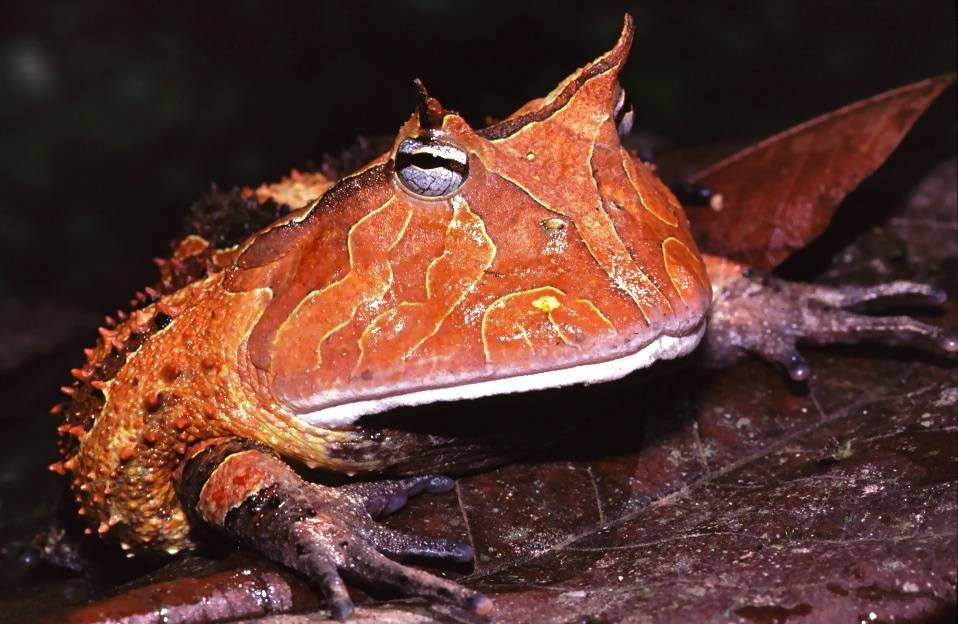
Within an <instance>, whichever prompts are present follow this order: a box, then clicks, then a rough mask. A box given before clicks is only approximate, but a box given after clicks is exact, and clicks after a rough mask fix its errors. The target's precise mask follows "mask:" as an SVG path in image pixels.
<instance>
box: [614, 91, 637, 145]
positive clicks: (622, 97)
mask: <svg viewBox="0 0 958 624" xmlns="http://www.w3.org/2000/svg"><path fill="white" fill-rule="evenodd" d="M617 91H618V95H617V96H616V98H615V106H614V107H612V118H613V119H614V120H615V129H616V130H617V131H618V133H619V137H624V136H625V135H627V134H628V133H630V132H632V123H633V122H634V121H635V111H634V110H632V102H630V101H629V96H628V95H626V93H625V89H623V88H622V86H621V85H619V86H618V88H617Z"/></svg>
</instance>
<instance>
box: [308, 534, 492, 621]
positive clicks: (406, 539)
mask: <svg viewBox="0 0 958 624" xmlns="http://www.w3.org/2000/svg"><path fill="white" fill-rule="evenodd" d="M364 524H365V523H361V524H360V525H359V526H353V527H346V526H342V525H340V524H339V523H337V522H336V521H332V522H331V521H330V519H328V518H323V517H316V518H310V519H306V520H303V521H300V522H298V523H297V526H296V527H295V529H294V530H293V531H292V533H293V539H294V541H295V543H296V549H297V551H298V552H299V553H300V556H299V559H300V561H299V566H298V567H299V568H300V569H301V570H303V571H304V572H305V573H306V574H308V575H309V576H310V578H312V579H313V581H314V582H315V583H317V584H318V585H319V586H320V587H321V588H322V589H323V592H324V593H325V595H326V598H327V601H328V604H329V605H330V610H331V611H332V614H333V616H334V617H337V619H344V618H346V617H348V616H349V615H350V614H351V613H352V610H353V609H352V602H351V601H350V599H349V594H348V593H346V589H345V586H344V585H343V582H342V580H341V578H342V577H345V578H346V579H348V580H350V581H354V582H358V583H361V584H364V585H371V586H373V587H378V588H380V589H386V590H390V591H393V592H397V593H399V594H401V595H404V596H415V597H420V598H427V599H433V600H438V601H442V602H446V603H449V604H453V605H455V606H457V607H460V608H462V609H467V610H469V611H471V612H473V613H476V614H478V615H486V614H488V613H489V611H490V610H491V609H492V603H491V601H490V600H489V599H488V598H486V597H485V596H484V595H483V594H481V593H480V592H477V591H475V590H472V589H468V588H466V587H463V586H462V585H459V584H458V583H454V582H452V581H447V580H446V579H443V578H440V577H438V576H434V575H432V574H429V573H428V572H425V571H422V570H417V569H415V568H410V567H407V566H405V565H402V564H400V563H397V562H395V561H393V560H392V559H390V558H388V557H387V556H385V555H389V556H399V557H403V556H413V555H415V556H430V557H437V556H438V557H443V558H446V559H452V558H458V559H459V560H461V559H462V558H463V557H466V560H468V559H471V558H472V549H471V548H469V547H468V546H465V545H463V544H459V543H457V542H454V541H452V540H443V539H436V538H423V537H416V536H410V535H404V534H402V533H398V532H396V531H392V530H389V529H383V528H381V527H370V526H368V525H365V526H364ZM383 553H385V555H384V554H383ZM340 575H341V576H340Z"/></svg>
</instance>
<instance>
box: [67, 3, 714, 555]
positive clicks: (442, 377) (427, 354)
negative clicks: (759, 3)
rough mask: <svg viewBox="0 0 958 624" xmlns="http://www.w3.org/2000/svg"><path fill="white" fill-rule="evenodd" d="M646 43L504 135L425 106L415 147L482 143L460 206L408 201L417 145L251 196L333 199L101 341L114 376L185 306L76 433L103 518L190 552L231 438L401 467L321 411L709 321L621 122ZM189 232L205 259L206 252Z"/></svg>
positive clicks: (523, 116) (219, 262) (110, 385)
mask: <svg viewBox="0 0 958 624" xmlns="http://www.w3.org/2000/svg"><path fill="white" fill-rule="evenodd" d="M631 36H632V27H631V22H630V21H627V24H626V29H625V31H624V32H623V35H622V37H621V39H620V41H619V42H618V44H617V45H616V47H615V48H614V49H613V50H611V51H610V52H608V53H607V54H605V55H604V56H602V57H600V58H599V59H597V60H596V61H594V62H593V63H592V64H590V65H588V66H586V67H585V68H583V69H580V70H579V71H578V72H576V73H575V74H573V75H572V76H571V77H570V78H569V79H567V80H566V81H564V82H563V83H562V84H560V85H559V87H557V89H556V90H555V91H553V93H551V94H550V95H549V96H547V97H546V98H544V99H541V100H536V101H534V102H530V103H529V104H527V105H526V106H524V107H522V108H521V109H520V110H519V111H517V113H516V114H514V115H513V116H512V117H510V118H509V119H507V120H505V121H503V122H501V123H500V124H497V125H494V126H491V127H490V128H486V129H485V130H482V131H478V132H477V131H475V130H473V129H472V128H471V127H470V126H469V125H468V124H467V123H466V122H465V120H463V119H462V118H461V117H460V116H458V115H456V114H454V113H449V112H446V111H443V110H442V109H441V106H438V103H435V101H434V100H432V101H431V102H430V109H429V115H430V116H431V118H432V121H434V122H435V124H434V125H433V127H429V128H424V127H422V126H421V123H422V119H423V118H422V117H421V116H418V115H414V116H413V117H412V118H411V119H410V120H409V121H408V122H407V123H406V124H405V125H404V126H403V127H402V128H401V129H400V132H399V134H398V136H397V139H396V145H397V146H398V145H399V143H400V142H401V141H402V139H404V138H407V137H418V136H422V135H426V134H428V135H429V136H432V137H434V138H438V139H441V140H442V141H445V142H447V143H450V144H453V145H455V146H457V147H458V148H460V149H461V150H463V151H465V152H467V153H468V155H469V174H468V178H467V179H466V182H465V184H464V185H463V186H462V188H461V189H459V190H458V191H457V192H456V193H455V194H453V195H452V196H450V197H446V198H442V199H423V198H420V197H416V196H413V195H411V194H410V193H409V192H407V191H406V190H405V189H404V188H403V187H402V185H401V184H400V183H399V182H398V181H397V179H396V176H395V173H394V162H393V156H394V153H395V148H394V151H393V152H389V153H386V154H383V155H382V156H381V157H379V158H377V159H375V160H374V161H373V162H372V163H370V164H369V165H367V166H366V167H364V168H363V169H362V170H360V171H359V172H357V173H355V174H353V175H351V176H348V177H347V178H345V179H343V180H341V181H339V182H338V183H337V184H336V185H335V186H332V187H331V188H328V190H327V187H328V186H329V182H328V181H326V180H325V179H323V178H322V177H321V176H320V177H309V176H306V177H304V176H302V175H299V176H297V175H294V176H293V177H291V178H290V179H288V180H285V181H283V182H281V183H278V184H276V185H269V186H263V187H260V188H259V189H257V190H256V191H250V194H252V195H254V196H256V197H257V198H259V199H260V200H264V199H266V198H271V199H276V200H279V201H282V202H284V203H288V204H291V205H294V207H295V205H296V204H299V203H300V202H301V201H303V199H304V197H306V196H309V195H310V194H311V193H316V195H319V194H322V193H324V192H325V194H324V195H323V196H322V198H320V199H319V200H317V201H316V202H313V203H310V204H309V205H307V206H304V207H302V208H300V209H298V210H296V211H294V212H293V213H291V214H290V215H289V216H288V217H286V218H284V219H281V220H280V222H278V223H276V224H273V225H271V226H270V227H267V228H266V229H264V230H262V231H261V232H259V233H257V234H255V235H254V236H252V237H250V238H249V239H248V240H247V241H245V242H244V243H242V244H240V245H239V246H238V247H237V248H235V249H231V250H225V251H221V252H217V253H216V254H213V255H212V256H211V257H210V261H209V264H210V267H211V272H210V274H209V275H208V276H207V277H205V278H203V279H201V280H199V281H195V282H193V283H191V284H189V285H187V286H185V287H184V288H182V289H180V290H178V291H176V292H173V293H171V294H169V295H166V296H164V297H163V298H162V299H161V300H160V301H159V302H158V303H155V304H153V305H150V306H147V307H145V308H143V309H142V310H139V311H137V312H134V313H133V314H132V316H131V317H130V318H129V319H128V320H126V321H125V322H123V323H121V324H120V325H119V326H118V327H117V328H116V329H115V330H112V333H110V334H109V335H107V336H104V338H103V340H101V342H100V344H99V345H98V346H97V348H96V349H95V350H94V351H92V352H91V353H90V364H89V365H88V367H87V369H89V370H94V369H96V368H97V366H98V362H101V361H104V359H105V358H106V357H107V356H109V355H110V352H111V349H112V348H116V347H111V346H110V345H111V343H125V342H126V341H127V339H128V338H129V336H130V333H131V332H137V331H140V332H142V331H146V330H143V329H142V328H147V327H150V326H151V324H155V323H156V320H157V318H156V316H157V315H158V314H160V313H162V314H163V315H164V317H169V318H170V319H171V320H170V321H169V322H168V323H167V324H166V325H165V327H163V328H162V329H159V330H158V331H155V332H152V333H149V335H148V337H147V338H146V339H145V341H144V342H143V343H142V345H141V346H139V347H138V348H137V349H135V350H134V351H132V352H130V353H128V354H127V356H126V361H125V363H124V364H123V366H122V367H120V368H119V370H118V371H117V372H116V374H115V375H113V376H112V377H111V378H110V379H108V380H105V381H103V382H101V384H100V385H101V386H102V388H101V389H102V392H103V395H104V401H103V405H102V410H100V411H99V413H96V414H91V416H92V426H90V427H89V428H88V430H84V429H85V428H84V427H80V430H79V431H78V430H77V429H76V426H73V427H72V429H71V431H68V432H65V435H69V436H74V437H75V438H76V440H75V443H71V444H70V445H68V446H67V447H66V448H67V450H66V454H67V459H66V461H65V462H64V463H63V464H62V467H63V468H65V469H66V470H69V471H70V472H71V473H72V487H73V492H74V494H75V495H76V498H77V501H78V503H79V505H80V506H81V513H82V514H84V515H85V516H86V517H87V518H89V520H90V526H91V528H92V529H93V530H98V531H100V532H102V533H106V532H109V534H110V535H111V536H114V537H115V538H116V539H118V540H119V541H120V542H121V544H123V545H124V547H125V548H128V549H131V550H133V549H144V548H150V549H162V550H166V551H168V552H175V551H177V550H180V549H182V548H184V547H187V546H189V545H190V539H189V535H188V529H189V526H188V521H187V518H186V515H185V512H184V510H183V509H182V507H181V505H180V503H179V501H178V499H177V496H176V493H175V491H174V486H173V482H174V474H175V472H176V470H177V469H178V467H179V466H180V463H181V461H182V459H183V457H184V455H185V454H187V453H188V452H189V449H190V448H191V447H193V446H194V445H196V444H198V443H202V442H203V441H204V440H208V439H210V438H215V437H218V436H241V437H246V438H250V439H254V440H258V441H260V442H262V443H264V444H266V445H267V446H269V447H270V448H272V449H275V450H276V451H277V452H278V453H279V454H281V455H282V456H283V457H284V458H286V459H288V460H290V461H293V462H299V463H303V464H306V465H309V466H319V467H324V468H327V469H331V470H336V471H340V472H347V473H358V472H368V471H376V470H381V469H384V468H387V467H388V463H389V457H390V456H389V455H388V453H385V452H384V453H383V454H381V455H379V456H376V455H375V454H372V455H370V454H369V453H366V454H364V455H362V456H355V457H352V458H349V457H344V456H342V455H336V456H333V455H331V454H330V453H327V449H328V448H329V447H330V444H331V443H333V442H337V443H344V442H346V443H348V442H349V440H351V439H356V438H361V437H362V427H361V424H356V425H354V426H351V427H345V428H341V429H336V428H332V427H320V426H315V425H310V424H307V422H306V421H305V420H304V419H302V418H301V417H300V414H302V413H306V412H317V411H321V410H323V409H325V408H328V407H331V406H337V405H348V404H350V403H351V402H353V401H361V400H369V399H374V398H377V397H384V396H386V397H388V396H395V395H401V394H403V393H408V392H415V391H421V390H423V389H429V388H449V387H458V386H461V385H464V384H471V383H476V382H479V381H490V380H496V379H503V378H509V377H512V376H516V375H522V374H528V373H536V372H541V371H550V370H556V369H564V368H567V367H570V366H575V365H579V364H584V363H596V362H604V361H607V360H612V359H615V358H618V357H622V356H625V355H628V354H630V353H633V352H635V351H637V350H638V349H640V348H641V347H642V346H644V345H647V344H649V343H650V342H652V341H653V340H655V339H656V338H658V337H659V336H663V335H668V336H680V337H681V336H689V335H691V334H693V333H695V332H697V331H700V330H701V328H702V325H703V323H704V318H705V314H706V311H707V307H708V305H709V301H710V296H711V292H710V285H709V280H708V277H707V275H706V271H705V268H704V265H703V263H702V260H701V257H700V255H699V252H698V250H697V248H696V245H695V243H694V241H693V240H692V238H691V235H690V234H689V228H688V223H687V220H686V217H685V215H684V213H683V211H682V208H681V206H680V205H679V204H678V202H677V201H676V200H675V198H674V197H673V196H672V195H671V193H670V192H669V191H668V189H667V188H666V187H665V186H664V185H663V184H662V183H661V182H660V181H659V180H658V179H657V178H656V177H655V175H654V174H653V173H652V172H651V171H650V169H649V168H648V167H647V166H646V165H644V164H643V163H641V162H639V161H638V160H636V159H634V158H633V157H631V156H630V155H629V154H628V152H626V150H625V149H624V148H623V147H622V146H621V145H620V143H619V137H618V134H617V132H616V126H615V121H614V120H613V119H612V109H613V105H614V103H615V98H616V95H617V92H616V89H617V80H616V77H617V75H618V72H619V70H620V69H621V67H622V64H623V63H624V61H625V58H626V55H627V52H628V49H629V45H630V42H631ZM437 106H438V108H437ZM314 196H315V195H314ZM187 243H188V244H189V245H191V246H192V249H191V250H190V251H184V252H183V253H192V252H198V250H202V248H203V243H202V241H196V240H191V241H190V240H188V241H187ZM87 369H85V370H87ZM81 374H86V373H83V372H81Z"/></svg>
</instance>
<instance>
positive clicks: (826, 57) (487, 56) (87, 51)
mask: <svg viewBox="0 0 958 624" xmlns="http://www.w3.org/2000/svg"><path fill="white" fill-rule="evenodd" d="M172 4H173V3H167V2H124V3H118V2H117V3H114V2H63V3H60V2H39V1H35V0H34V1H23V0H15V1H13V2H11V1H9V0H6V1H5V2H3V3H2V4H0V7H2V8H0V189H2V192H0V308H7V309H9V308H10V307H11V306H17V307H21V308H22V306H25V305H32V303H33V302H36V301H38V300H46V301H55V302H57V303H58V305H67V304H70V305H73V306H77V307H78V308H81V309H89V310H92V311H95V312H97V313H100V314H102V313H104V312H109V311H112V310H114V309H116V307H118V306H120V305H122V304H123V303H124V302H125V301H126V300H127V299H128V298H129V295H130V294H131V293H132V292H133V291H134V290H135V289H138V288H140V287H142V286H143V285H144V284H145V283H148V282H150V281H152V280H153V277H154V273H153V267H152V265H151V264H150V262H149V259H150V257H152V256H154V255H161V254H163V253H164V252H165V251H166V250H167V245H168V242H169V240H170V238H171V237H172V236H174V235H175V234H176V233H177V231H178V229H179V222H180V218H181V216H182V213H183V211H184V210H185V208H186V207H187V206H188V205H189V204H190V202H191V201H192V200H193V199H195V198H196V197H197V196H199V195H200V194H201V193H202V192H204V191H205V190H206V189H207V188H209V184H210V183H211V182H214V181H215V182H217V183H219V184H220V186H221V187H230V186H232V185H255V184H258V183H259V182H262V181H264V180H271V179H275V178H278V177H279V176H281V175H282V174H283V173H284V172H286V171H288V170H289V168H290V167H293V166H296V167H309V166H310V164H311V163H318V162H320V161H321V158H322V155H323V154H324V153H332V154H336V153H338V152H339V151H340V150H341V149H343V148H345V147H347V146H349V145H350V144H351V143H353V142H354V141H355V140H356V137H357V135H359V134H364V135H366V136H373V135H377V134H390V133H392V132H395V130H396V129H397V128H398V127H399V125H400V124H401V123H402V122H403V121H404V120H405V118H406V117H407V116H408V114H409V113H410V112H411V110H412V106H413V91H412V87H411V81H412V79H413V78H415V77H420V78H422V79H423V80H424V81H425V83H426V84H427V85H428V87H429V89H430V90H431V91H432V93H433V94H434V95H436V96H437V97H439V98H440V99H441V100H442V102H443V103H444V104H445V105H446V106H447V107H449V108H452V109H455V110H459V111H460V112H462V113H464V114H465V116H466V118H467V119H469V120H471V121H472V122H473V123H474V124H475V125H477V126H478V125H482V123H483V120H484V118H485V116H486V115H493V116H505V115H507V114H508V113H510V112H511V111H512V110H513V109H515V108H517V107H518V106H519V105H521V104H522V103H524V102H525V101H527V100H529V99H531V98H533V97H538V96H541V95H544V94H545V93H546V92H548V90H550V89H551V88H552V87H553V86H554V85H555V84H556V83H557V82H558V81H559V80H560V79H561V78H563V77H564V76H565V75H567V74H568V73H570V72H571V71H572V70H573V69H574V68H576V67H578V66H580V65H582V64H584V63H585V62H587V61H588V60H590V59H591V58H593V57H595V56H596V55H598V54H599V53H601V52H603V51H604V50H606V49H608V48H609V47H610V46H611V44H612V42H613V41H614V40H615V37H616V35H617V34H618V32H619V29H620V28H621V24H622V14H623V12H624V11H625V10H628V11H629V12H631V13H632V14H633V15H634V16H635V17H636V21H637V26H638V36H637V37H636V42H635V45H634V47H633V53H632V58H631V61H630V63H629V65H628V66H627V68H626V70H625V73H624V76H623V82H624V84H625V87H626V88H627V90H628V92H629V93H630V95H631V98H632V100H633V102H634V104H635V107H636V110H637V127H638V128H640V129H641V130H642V131H643V132H646V133H648V134H651V135H653V136H656V137H659V138H664V139H667V140H668V141H670V142H673V143H675V144H678V145H684V146H688V145H700V144H709V143H712V142H716V141H723V140H728V139H734V140H737V141H742V140H747V139H750V138H757V137H761V136H764V135H765V134H768V133H770V132H773V131H776V130H779V129H782V128H784V127H787V126H788V125H790V124H792V123H795V122H797V121H801V120H803V119H805V118H807V117H809V116H811V115H814V114H818V113H821V112H825V111H827V110H830V109H832V108H834V107H836V106H838V105H841V104H844V103H847V102H849V101H852V100H854V99H857V98H860V97H864V96H867V95H871V94H874V93H877V92H879V91H882V90H884V89H887V88H890V87H894V86H898V85H900V84H903V83H906V82H910V81H913V80H917V79H921V78H924V77H927V76H930V75H933V74H938V73H943V72H949V71H954V68H955V47H956V43H955V5H954V2H953V1H951V0H945V1H929V0H925V1H914V2H900V1H898V0H890V1H879V2H861V1H860V2H847V1H846V2H840V1H828V2H797V1H791V2H790V1H783V0H773V1H763V2H752V3H722V6H718V5H717V4H706V3H702V5H701V6H698V7H694V8H692V7H691V6H689V5H686V4H684V3H682V4H676V3H663V2H642V3H609V4H603V5H602V6H598V5H597V4H596V3H561V4H560V3H520V2H490V1H488V0H487V1H482V2H479V1H475V0H458V1H456V2H439V1H430V0H416V1H405V2H348V3H347V2H341V3H319V2H284V3H265V2H263V3H258V2H243V1H237V2H200V3H195V6H172ZM184 4H185V3H184ZM951 119H952V120H953V119H954V116H953V112H952V113H951Z"/></svg>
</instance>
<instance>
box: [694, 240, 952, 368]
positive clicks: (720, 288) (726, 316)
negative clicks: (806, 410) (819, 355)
mask: <svg viewBox="0 0 958 624" xmlns="http://www.w3.org/2000/svg"><path fill="white" fill-rule="evenodd" d="M705 264H706V268H707V269H708V272H709V278H710V279H711V281H712V289H713V301H712V307H711V309H710V312H709V325H708V331H707V333H706V337H705V340H704V341H703V356H704V358H705V360H706V362H707V364H709V365H713V366H724V365H729V364H731V363H733V362H736V361H738V360H740V359H742V358H743V357H745V356H747V355H749V354H751V355H755V356H757V357H760V358H762V359H764V360H766V361H768V362H771V363H772V364H775V365H777V366H780V367H781V368H783V369H784V370H785V371H786V372H787V373H788V375H789V377H791V378H792V379H793V380H795V381H804V380H805V379H807V378H808V377H809V375H810V374H811V368H810V366H809V364H808V362H807V361H806V360H805V358H804V357H802V355H801V354H800V353H799V352H798V349H797V348H796V345H797V344H800V343H801V344H818V345H824V344H839V343H857V342H865V341H868V342H875V343H881V344H892V345H907V346H911V347H915V348H918V349H922V350H924V351H928V352H930V353H937V354H942V355H952V356H953V355H955V354H956V353H958V338H956V337H955V336H952V335H949V334H948V333H947V332H946V331H945V330H943V329H941V328H940V327H935V326H934V325H929V324H927V323H921V322H919V321H916V320H915V319H913V318H911V317H909V316H868V315H863V314H857V313H856V312H854V311H853V310H858V309H864V308H871V309H880V308H881V307H882V306H886V307H887V306H889V305H902V304H905V305H927V304H932V305H938V304H941V303H943V302H944V301H945V293H944V292H943V291H941V290H939V289H937V288H933V287H931V286H928V285H927V284H920V283H916V282H905V281H896V282H888V283H885V284H879V285H877V286H869V287H862V286H843V287H837V288H833V287H828V286H820V285H816V284H804V283H797V282H789V281H787V280H783V279H779V278H776V277H774V276H772V275H769V274H768V273H763V272H759V271H755V270H752V269H750V268H749V267H746V266H745V265H742V264H738V263H735V262H731V261H729V260H725V259H722V258H718V257H715V256H706V257H705Z"/></svg>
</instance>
